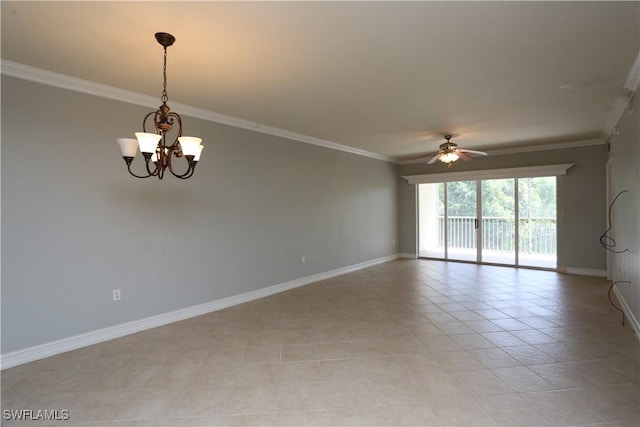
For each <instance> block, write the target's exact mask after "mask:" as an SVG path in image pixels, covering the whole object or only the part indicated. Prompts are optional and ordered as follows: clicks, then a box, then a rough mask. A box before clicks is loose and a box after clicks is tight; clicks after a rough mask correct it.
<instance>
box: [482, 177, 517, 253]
mask: <svg viewBox="0 0 640 427" xmlns="http://www.w3.org/2000/svg"><path fill="white" fill-rule="evenodd" d="M515 233H516V211H515V179H513V178H511V179H490V180H484V181H482V261H483V262H490V263H497V264H511V265H513V264H515V262H516V245H515Z"/></svg>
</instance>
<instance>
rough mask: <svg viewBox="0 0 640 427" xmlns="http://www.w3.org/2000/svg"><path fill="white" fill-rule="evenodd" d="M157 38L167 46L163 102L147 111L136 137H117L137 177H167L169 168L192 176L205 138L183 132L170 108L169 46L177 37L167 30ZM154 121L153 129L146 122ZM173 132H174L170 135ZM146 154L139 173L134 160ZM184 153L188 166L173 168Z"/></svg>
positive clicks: (177, 173) (179, 122)
mask: <svg viewBox="0 0 640 427" xmlns="http://www.w3.org/2000/svg"><path fill="white" fill-rule="evenodd" d="M155 36H156V40H157V41H158V43H160V45H162V47H163V48H164V66H163V78H164V85H163V88H162V97H161V98H160V101H162V105H160V107H159V108H158V109H157V110H156V111H152V112H150V113H149V114H147V115H146V116H145V117H144V119H143V120H142V132H136V133H135V136H136V138H135V139H133V138H118V139H116V141H117V142H118V145H119V146H120V152H121V153H122V158H123V159H124V161H125V163H126V164H127V170H128V171H129V173H130V174H131V175H133V176H135V177H136V178H149V177H152V176H155V177H158V178H159V179H162V178H164V174H165V172H166V171H169V173H171V174H172V175H173V176H175V177H177V178H180V179H187V178H191V177H192V176H193V174H194V172H195V169H196V165H197V164H198V161H199V160H200V154H201V153H202V148H203V147H202V139H200V138H196V137H193V136H182V118H180V116H179V115H178V114H177V113H174V112H173V111H171V110H170V108H169V106H168V105H167V101H168V100H169V97H168V96H167V47H169V46H171V45H172V44H173V43H174V42H175V40H176V39H175V37H173V36H172V35H171V34H168V33H156V35H155ZM149 122H153V129H151V126H149V130H150V131H149V132H147V124H149ZM169 135H172V136H169ZM138 149H139V150H140V152H141V153H142V156H143V157H144V161H145V164H146V174H142V175H137V174H135V173H134V172H133V171H132V170H131V164H132V163H133V159H134V158H135V156H136V153H137V152H138ZM180 157H184V158H185V160H186V166H187V169H186V171H184V166H183V167H182V169H183V170H182V171H177V170H176V169H174V163H173V162H174V161H175V159H176V158H180Z"/></svg>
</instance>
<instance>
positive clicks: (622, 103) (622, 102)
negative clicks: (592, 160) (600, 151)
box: [602, 96, 630, 141]
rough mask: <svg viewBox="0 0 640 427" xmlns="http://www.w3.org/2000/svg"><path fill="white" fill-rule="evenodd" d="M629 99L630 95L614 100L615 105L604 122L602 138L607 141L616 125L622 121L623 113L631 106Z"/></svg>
mask: <svg viewBox="0 0 640 427" xmlns="http://www.w3.org/2000/svg"><path fill="white" fill-rule="evenodd" d="M629 100H630V98H629V97H628V96H619V97H617V98H616V100H615V101H614V102H613V106H612V107H611V110H610V111H609V115H608V116H607V121H606V122H605V123H604V127H603V128H602V139H604V140H605V141H606V140H608V139H609V137H610V136H611V134H612V133H613V132H614V129H615V128H616V126H618V122H620V119H621V118H622V115H623V114H624V112H625V111H627V107H629Z"/></svg>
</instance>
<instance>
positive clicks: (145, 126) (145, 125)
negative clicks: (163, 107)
mask: <svg viewBox="0 0 640 427" xmlns="http://www.w3.org/2000/svg"><path fill="white" fill-rule="evenodd" d="M157 114H158V110H156V111H152V112H150V113H149V114H147V115H146V116H144V119H142V131H143V132H147V119H149V117H151V116H153V115H155V116H157ZM154 118H155V117H154ZM154 129H155V130H156V132H157V130H158V128H157V126H155V120H154Z"/></svg>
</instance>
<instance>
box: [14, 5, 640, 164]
mask: <svg viewBox="0 0 640 427" xmlns="http://www.w3.org/2000/svg"><path fill="white" fill-rule="evenodd" d="M1 8H2V28H1V30H2V51H1V52H2V58H3V59H6V60H9V61H13V62H17V63H20V64H25V65H30V66H33V67H37V68H41V69H44V70H49V71H53V72H57V73H62V74H65V75H68V76H73V77H77V78H81V79H86V80H90V81H93V82H98V83H102V84H106V85H110V86H115V87H118V88H122V89H126V90H129V91H133V92H137V93H142V94H146V95H153V96H157V97H158V98H159V97H160V92H161V90H162V47H161V46H160V45H159V44H157V43H156V41H155V39H154V36H153V35H154V33H155V32H157V31H165V32H169V33H172V34H173V35H174V36H175V37H176V39H177V40H176V43H175V45H174V46H172V47H170V48H169V51H168V93H169V98H170V101H169V105H170V106H171V102H172V101H174V102H177V103H181V104H187V105H190V106H193V107H198V108H202V109H206V110H209V111H213V112H216V113H220V114H225V115H228V116H233V117H238V118H241V119H244V120H248V121H251V122H256V123H260V124H262V125H265V126H271V127H275V128H280V129H284V130H288V131H292V132H296V133H299V134H303V135H307V136H310V137H313V138H319V139H322V140H327V141H332V142H335V143H338V144H343V145H347V146H350V147H354V148H358V149H362V150H366V151H369V152H373V153H377V154H380V155H384V156H390V157H394V158H407V157H412V156H416V155H420V154H425V153H430V152H433V151H435V150H436V149H437V146H438V144H440V143H441V142H444V141H443V140H442V138H441V137H440V136H438V135H439V134H442V133H453V134H455V135H458V137H457V138H455V139H454V142H457V143H458V144H459V145H460V146H462V147H465V148H475V149H489V150H491V149H494V150H495V149H504V148H512V147H524V146H531V145H535V144H555V143H558V142H566V141H576V140H585V139H592V138H599V137H600V136H601V133H602V129H603V125H604V124H605V121H606V119H607V115H608V113H609V111H610V109H611V107H612V105H613V103H614V100H615V98H616V96H619V95H622V94H624V88H623V85H624V82H625V79H626V78H627V75H628V73H629V70H630V69H631V67H632V65H633V63H634V60H635V59H636V56H637V55H638V50H639V48H640V2H557V3H556V2H11V1H2V2H1ZM177 112H178V113H180V111H177ZM185 127H186V128H188V121H187V122H186V123H185Z"/></svg>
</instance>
